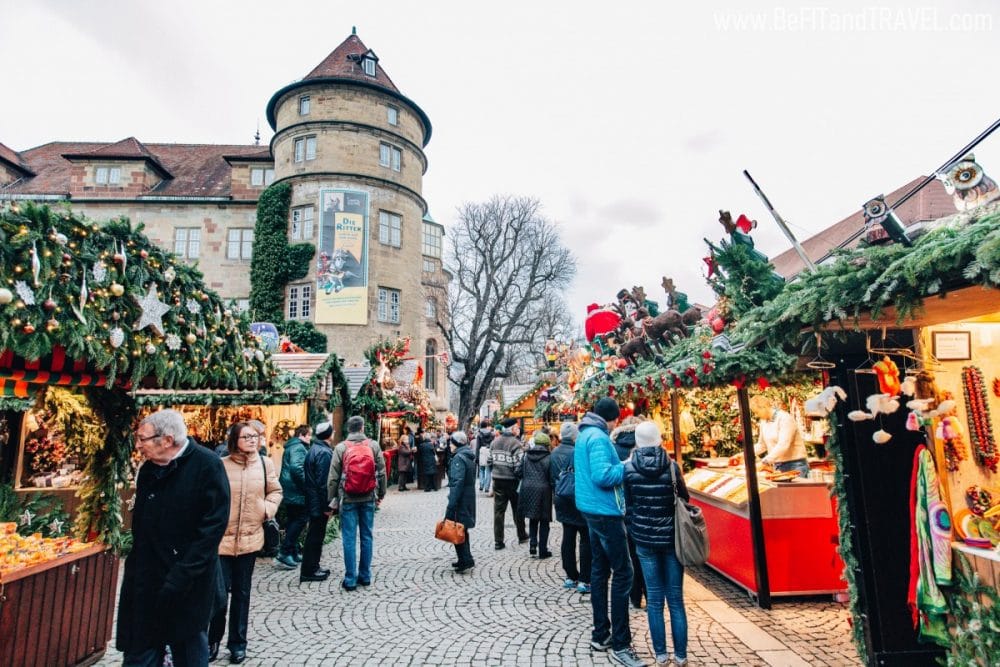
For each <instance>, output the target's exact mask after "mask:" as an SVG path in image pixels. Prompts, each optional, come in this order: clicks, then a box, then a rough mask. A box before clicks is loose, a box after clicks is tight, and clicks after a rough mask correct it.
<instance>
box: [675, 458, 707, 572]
mask: <svg viewBox="0 0 1000 667" xmlns="http://www.w3.org/2000/svg"><path fill="white" fill-rule="evenodd" d="M675 466H676V464H675V463H673V462H671V464H670V481H671V482H672V483H673V487H674V552H675V553H676V554H677V560H679V561H680V562H681V565H683V566H685V567H689V566H691V565H703V564H704V563H705V561H707V560H708V526H707V525H706V524H705V515H704V514H702V512H701V508H700V507H698V506H696V505H691V504H689V503H686V502H684V501H683V500H682V499H681V498H680V497H679V496H678V495H677V477H676V476H675V474H674V467H675Z"/></svg>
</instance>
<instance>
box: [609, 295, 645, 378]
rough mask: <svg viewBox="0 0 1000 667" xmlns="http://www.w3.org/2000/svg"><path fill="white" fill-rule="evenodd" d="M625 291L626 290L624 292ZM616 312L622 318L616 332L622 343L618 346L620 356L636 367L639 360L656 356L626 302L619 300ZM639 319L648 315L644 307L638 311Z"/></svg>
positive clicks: (640, 307)
mask: <svg viewBox="0 0 1000 667" xmlns="http://www.w3.org/2000/svg"><path fill="white" fill-rule="evenodd" d="M622 291H624V290H622ZM615 310H617V311H618V314H619V315H620V316H621V322H620V323H619V324H618V328H617V329H616V330H615V337H616V338H617V339H619V340H620V341H621V342H620V344H619V346H618V356H620V357H622V358H623V359H625V361H627V362H628V363H629V364H630V365H632V366H635V365H636V364H637V363H638V358H639V357H642V358H643V359H652V358H653V357H654V356H655V355H654V353H653V349H652V348H651V347H650V346H649V343H648V342H647V341H646V338H645V337H644V336H643V335H642V331H641V330H640V329H637V328H636V326H635V320H633V319H632V316H631V315H630V314H629V313H628V309H627V308H626V300H625V299H622V298H619V301H618V303H617V304H615ZM636 312H637V317H638V316H640V314H641V317H646V316H647V315H648V313H646V312H645V309H644V307H642V306H639V307H638V308H637V309H636Z"/></svg>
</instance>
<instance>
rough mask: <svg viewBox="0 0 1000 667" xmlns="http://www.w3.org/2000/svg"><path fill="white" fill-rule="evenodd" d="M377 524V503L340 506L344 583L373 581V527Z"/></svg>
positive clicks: (352, 583)
mask: <svg viewBox="0 0 1000 667" xmlns="http://www.w3.org/2000/svg"><path fill="white" fill-rule="evenodd" d="M374 524H375V501H369V502H366V503H343V504H342V505H341V506H340V530H341V535H340V540H341V541H342V542H343V543H344V583H345V584H347V585H348V586H357V584H358V581H364V582H368V581H371V580H372V526H374ZM359 530H360V531H361V560H360V562H359V561H358V551H357V546H358V542H357V540H358V537H357V536H358V531H359Z"/></svg>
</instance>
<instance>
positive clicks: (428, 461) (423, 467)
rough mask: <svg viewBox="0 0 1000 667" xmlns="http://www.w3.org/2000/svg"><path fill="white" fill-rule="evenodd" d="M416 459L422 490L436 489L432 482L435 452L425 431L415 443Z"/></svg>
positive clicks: (434, 468) (435, 469)
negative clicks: (418, 441)
mask: <svg viewBox="0 0 1000 667" xmlns="http://www.w3.org/2000/svg"><path fill="white" fill-rule="evenodd" d="M417 461H418V462H419V463H420V478H421V479H422V480H423V485H424V491H437V485H435V484H434V477H435V475H436V474H437V453H436V452H435V451H434V443H433V442H432V441H431V434H430V433H428V432H426V431H425V432H424V433H423V434H422V435H421V437H420V443H419V444H417Z"/></svg>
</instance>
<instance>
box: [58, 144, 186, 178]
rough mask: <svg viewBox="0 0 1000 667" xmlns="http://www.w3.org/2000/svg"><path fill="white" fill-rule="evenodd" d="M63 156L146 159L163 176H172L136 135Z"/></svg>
mask: <svg viewBox="0 0 1000 667" xmlns="http://www.w3.org/2000/svg"><path fill="white" fill-rule="evenodd" d="M63 157H64V158H66V159H67V160H69V161H70V162H72V161H73V160H74V159H85V160H145V161H147V162H149V163H150V164H152V165H153V168H154V169H155V170H156V171H158V172H160V175H161V176H163V178H170V177H171V176H172V175H171V173H170V172H169V171H167V169H166V168H165V167H164V166H163V165H162V164H160V161H159V160H157V159H156V156H155V155H153V154H152V153H150V152H149V150H148V149H147V148H146V147H145V146H144V145H143V144H142V142H141V141H139V140H138V139H136V138H135V137H128V138H127V139H122V140H121V141H119V142H117V143H114V144H106V145H102V146H100V147H98V148H95V149H93V150H89V151H83V152H75V153H65V154H63Z"/></svg>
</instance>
